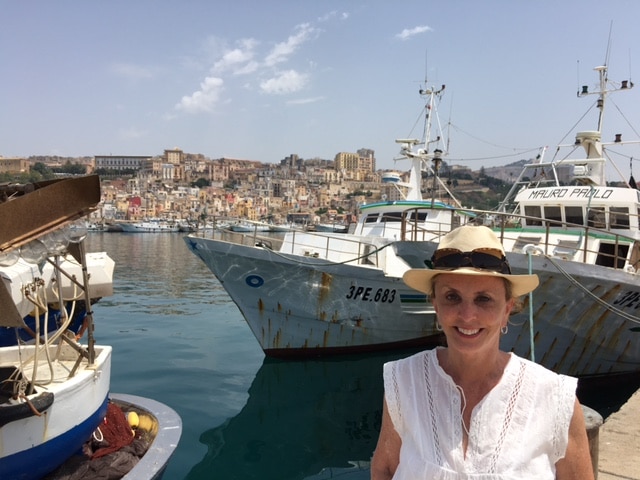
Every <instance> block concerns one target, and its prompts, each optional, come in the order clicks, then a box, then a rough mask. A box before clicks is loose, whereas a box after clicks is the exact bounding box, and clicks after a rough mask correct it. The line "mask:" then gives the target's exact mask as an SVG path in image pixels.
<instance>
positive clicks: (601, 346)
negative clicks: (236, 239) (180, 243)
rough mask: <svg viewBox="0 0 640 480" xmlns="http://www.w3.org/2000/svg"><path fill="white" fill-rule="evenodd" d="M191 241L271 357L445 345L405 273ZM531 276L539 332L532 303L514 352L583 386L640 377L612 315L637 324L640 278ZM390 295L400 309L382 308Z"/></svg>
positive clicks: (423, 254)
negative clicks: (583, 380) (585, 381)
mask: <svg viewBox="0 0 640 480" xmlns="http://www.w3.org/2000/svg"><path fill="white" fill-rule="evenodd" d="M185 240H186V242H187V244H188V246H189V247H190V249H191V250H192V251H193V252H194V253H195V254H196V255H197V256H198V257H200V258H201V259H202V260H203V261H204V263H205V264H206V265H207V266H208V267H209V269H210V270H211V271H212V272H213V273H214V275H215V276H216V277H217V278H218V280H220V282H221V283H222V284H223V286H224V288H225V289H226V290H227V292H228V293H229V295H230V296H231V298H232V299H233V301H234V302H235V303H236V304H237V305H238V308H239V309H240V311H241V312H242V314H243V316H244V318H245V320H246V321H247V323H248V324H249V326H250V328H251V330H252V332H253V334H254V335H255V337H256V339H257V340H258V342H259V343H260V346H261V347H262V349H263V350H264V351H265V354H267V355H269V356H278V357H284V356H291V357H295V356H297V357H300V356H316V355H329V354H334V353H349V352H358V351H370V350H384V349H392V348H398V347H403V346H420V345H424V346H433V345H437V344H439V343H442V341H443V340H442V337H441V336H439V335H438V332H437V331H435V329H434V322H435V316H434V313H433V311H432V309H431V305H430V303H429V302H428V299H427V297H426V295H420V294H419V293H418V292H416V291H414V290H411V289H408V288H405V286H404V283H403V282H402V278H401V273H399V274H397V275H389V274H387V275H385V274H383V272H382V271H381V270H380V269H377V268H366V267H363V266H355V265H349V264H346V263H336V262H329V261H327V260H324V259H322V258H313V257H301V256H300V255H287V254H283V253H282V252H274V251H271V250H269V249H266V248H261V247H255V246H243V245H236V244H232V243H228V242H225V241H221V240H213V239H200V238H197V237H186V238H185ZM436 247H437V241H430V242H413V241H399V242H394V243H393V249H394V251H395V252H396V254H397V256H398V258H400V259H403V260H404V262H405V263H406V265H408V266H414V267H415V266H418V265H424V264H425V263H424V262H425V261H426V260H428V259H429V258H431V255H432V253H433V251H434V250H435V248H436ZM507 255H508V258H509V262H510V264H511V266H512V270H513V271H514V273H521V274H523V273H529V268H530V267H529V256H528V255H526V254H521V253H520V254H519V253H508V254H507ZM396 263H398V262H397V260H396ZM407 268H408V267H407ZM531 268H532V271H534V272H535V273H536V274H538V276H539V278H540V286H539V287H538V288H537V289H536V290H535V291H534V293H533V296H532V306H533V309H532V311H533V319H534V320H533V327H530V323H529V317H530V315H529V303H528V299H527V298H526V299H525V300H526V304H525V308H524V310H523V311H522V312H521V313H519V314H517V315H514V316H512V317H511V318H510V324H509V330H508V333H507V334H506V335H504V336H503V337H502V341H501V347H502V348H503V349H504V350H506V351H513V352H514V353H516V354H518V355H521V356H523V357H526V358H532V357H533V358H534V360H535V361H537V362H538V363H541V364H542V365H544V366H546V367H548V368H550V369H552V370H554V371H556V372H559V373H564V374H567V375H573V376H579V377H596V376H605V375H616V374H628V373H632V372H638V371H640V341H638V340H640V338H639V336H640V331H639V330H640V329H638V327H637V323H634V322H633V321H632V320H628V319H625V318H624V316H621V315H619V314H618V313H617V312H616V311H613V310H611V309H609V308H606V306H604V303H606V304H610V305H613V306H615V307H616V308H617V309H619V311H621V312H623V313H626V314H627V315H630V316H633V315H634V313H635V308H636V306H637V304H638V299H640V276H638V275H637V274H633V273H629V272H627V271H624V270H612V269H610V268H607V267H603V266H598V265H585V264H582V263H580V262H572V261H566V260H562V259H560V258H549V257H546V256H533V258H532V264H531ZM357 292H359V293H357ZM365 292H368V294H367V293H365ZM380 292H382V293H380ZM384 292H389V293H388V294H387V297H386V299H387V300H389V299H391V298H392V297H393V301H392V302H383V301H382V298H383V295H384ZM391 292H394V293H393V295H391ZM376 293H378V297H377V299H376ZM531 332H533V342H532V341H531V338H532V336H531V335H532V334H531ZM596 337H597V341H594V338H596ZM532 346H533V348H532Z"/></svg>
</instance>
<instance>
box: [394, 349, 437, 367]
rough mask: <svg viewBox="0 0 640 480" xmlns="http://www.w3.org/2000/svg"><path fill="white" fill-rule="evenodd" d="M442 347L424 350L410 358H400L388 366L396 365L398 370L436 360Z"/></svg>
mask: <svg viewBox="0 0 640 480" xmlns="http://www.w3.org/2000/svg"><path fill="white" fill-rule="evenodd" d="M438 348H440V347H436V348H433V349H429V350H422V351H420V352H418V353H414V354H412V355H409V356H408V357H403V358H399V359H397V360H392V361H390V362H387V365H394V366H396V368H402V367H408V366H410V365H415V364H422V363H423V362H425V361H429V362H431V361H433V360H434V359H436V356H437V353H436V350H437V349H438Z"/></svg>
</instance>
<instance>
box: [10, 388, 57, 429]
mask: <svg viewBox="0 0 640 480" xmlns="http://www.w3.org/2000/svg"><path fill="white" fill-rule="evenodd" d="M53 399H54V396H53V393H51V392H43V393H41V394H40V395H38V396H37V397H34V398H31V399H25V401H24V402H21V403H17V404H3V405H2V406H0V427H3V426H4V425H6V424H7V423H11V422H15V421H16V420H21V419H23V418H28V417H40V416H42V414H43V413H44V412H45V411H46V410H47V409H48V408H49V407H50V406H51V405H53Z"/></svg>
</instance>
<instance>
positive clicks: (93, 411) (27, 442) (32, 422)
mask: <svg viewBox="0 0 640 480" xmlns="http://www.w3.org/2000/svg"><path fill="white" fill-rule="evenodd" d="M51 348H52V351H54V350H55V347H51ZM22 350H23V357H24V356H25V355H26V356H29V355H30V354H29V351H32V350H33V347H31V346H27V347H24V346H23V347H22ZM96 353H97V355H96V362H95V366H94V367H81V368H80V370H79V371H78V372H77V373H76V375H75V376H74V377H72V378H71V379H66V377H65V378H64V379H63V377H62V372H58V371H56V373H55V377H56V380H55V381H54V382H53V383H52V384H50V385H49V386H48V387H47V389H46V390H47V391H48V392H51V393H53V398H54V400H53V403H52V404H51V406H50V407H49V408H47V409H46V411H45V412H42V415H29V416H27V417H26V418H20V419H17V420H13V421H9V422H8V423H6V424H5V425H3V426H2V428H0V478H7V479H8V478H11V479H21V480H31V479H33V480H36V479H39V478H42V477H43V476H44V475H46V474H47V473H48V472H50V471H52V470H54V469H55V468H56V467H57V466H59V465H60V464H61V463H63V462H64V461H65V460H66V459H67V458H68V457H70V456H71V455H73V454H74V453H75V452H76V451H77V450H79V449H80V448H81V447H82V444H83V443H84V442H85V441H86V440H87V438H89V437H90V436H91V433H92V432H93V431H94V430H95V429H96V427H97V426H98V425H99V424H100V422H101V421H102V419H103V418H104V416H105V414H106V411H107V401H108V399H107V397H108V393H109V381H110V375H111V347H109V346H97V347H96ZM18 358H19V355H18V347H4V348H2V349H0V366H1V367H3V368H10V367H11V366H13V365H15V364H16V362H17V361H18ZM67 374H68V372H67ZM42 375H43V377H44V376H45V374H42ZM47 375H48V374H47ZM4 408H9V409H11V408H13V406H7V405H6V404H3V405H0V409H4ZM0 416H3V413H1V410H0Z"/></svg>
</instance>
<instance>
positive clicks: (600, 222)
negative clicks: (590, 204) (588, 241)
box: [587, 208, 607, 228]
mask: <svg viewBox="0 0 640 480" xmlns="http://www.w3.org/2000/svg"><path fill="white" fill-rule="evenodd" d="M587 225H588V226H590V227H594V228H606V226H607V220H606V217H605V214H604V208H591V209H589V215H588V222H587Z"/></svg>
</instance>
